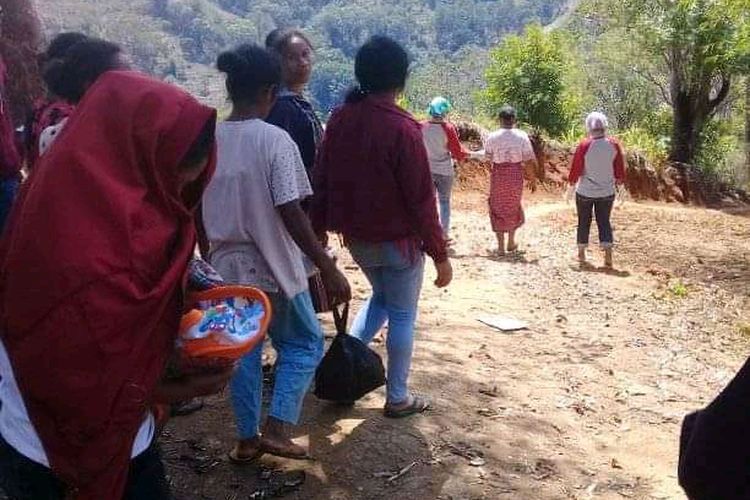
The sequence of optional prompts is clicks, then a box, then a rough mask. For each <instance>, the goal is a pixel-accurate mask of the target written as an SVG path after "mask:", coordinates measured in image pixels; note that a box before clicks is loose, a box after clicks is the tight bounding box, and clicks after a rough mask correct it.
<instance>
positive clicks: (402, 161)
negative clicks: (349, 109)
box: [394, 126, 448, 263]
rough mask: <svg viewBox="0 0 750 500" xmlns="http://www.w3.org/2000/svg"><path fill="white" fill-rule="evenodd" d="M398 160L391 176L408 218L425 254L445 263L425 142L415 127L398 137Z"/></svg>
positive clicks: (444, 242)
mask: <svg viewBox="0 0 750 500" xmlns="http://www.w3.org/2000/svg"><path fill="white" fill-rule="evenodd" d="M399 136H400V139H401V140H400V141H399V144H398V145H397V147H398V160H397V165H396V166H395V167H396V168H395V169H394V175H395V176H396V180H397V181H398V185H399V186H400V188H401V196H402V197H403V199H404V201H405V204H406V210H407V213H408V217H409V219H410V222H411V226H412V228H413V229H414V231H415V232H416V233H417V234H418V235H419V237H420V238H421V240H422V243H423V245H424V250H425V252H426V253H427V255H429V256H430V257H432V259H433V260H434V261H435V262H437V263H440V262H445V261H446V260H448V247H447V244H446V241H445V237H444V236H443V229H442V228H441V227H440V219H439V217H438V212H437V200H436V199H435V186H434V185H433V183H432V174H430V163H429V160H428V159H427V150H426V149H425V145H424V139H423V138H422V134H421V132H420V130H419V129H417V128H416V127H412V126H408V127H406V126H405V127H404V131H403V133H402V134H399Z"/></svg>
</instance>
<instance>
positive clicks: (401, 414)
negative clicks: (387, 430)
mask: <svg viewBox="0 0 750 500" xmlns="http://www.w3.org/2000/svg"><path fill="white" fill-rule="evenodd" d="M429 409H430V402H429V401H428V400H427V398H424V397H422V396H412V401H411V404H410V405H409V406H406V407H404V408H401V409H399V410H394V409H393V408H389V407H388V406H386V407H385V410H384V411H383V413H384V415H385V416H386V418H405V417H410V416H412V415H417V414H419V413H424V412H426V411H427V410H429Z"/></svg>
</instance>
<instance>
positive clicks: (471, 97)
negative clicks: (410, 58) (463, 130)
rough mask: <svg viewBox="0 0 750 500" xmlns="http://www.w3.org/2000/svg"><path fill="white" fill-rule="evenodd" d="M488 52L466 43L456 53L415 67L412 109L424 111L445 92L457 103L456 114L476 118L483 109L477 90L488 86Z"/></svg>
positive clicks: (411, 85) (410, 91)
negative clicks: (477, 100)
mask: <svg viewBox="0 0 750 500" xmlns="http://www.w3.org/2000/svg"><path fill="white" fill-rule="evenodd" d="M487 60H488V52H487V50H485V49H482V48H480V47H473V46H472V47H464V48H463V49H461V50H459V51H458V52H457V53H456V54H454V55H452V56H443V55H436V56H434V57H431V58H430V59H429V60H428V61H426V62H423V63H422V64H420V65H418V66H416V67H415V69H414V70H413V71H412V75H411V78H410V79H409V83H408V88H407V96H408V98H409V101H410V102H411V103H412V104H413V106H414V108H412V109H411V110H412V111H416V112H424V111H425V110H426V109H427V105H428V104H429V102H430V101H431V100H432V98H433V97H436V96H443V97H446V98H448V99H449V100H450V101H451V103H452V104H453V112H452V114H453V116H454V117H465V118H467V119H473V118H474V117H476V115H477V113H478V112H479V108H478V107H477V106H476V99H475V94H476V93H477V92H478V91H479V89H481V88H482V87H483V86H484V78H483V76H482V73H483V71H484V68H485V67H486V65H487Z"/></svg>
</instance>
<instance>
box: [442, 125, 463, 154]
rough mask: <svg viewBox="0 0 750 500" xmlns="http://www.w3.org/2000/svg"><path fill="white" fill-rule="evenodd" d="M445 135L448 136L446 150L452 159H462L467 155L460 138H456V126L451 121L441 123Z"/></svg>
mask: <svg viewBox="0 0 750 500" xmlns="http://www.w3.org/2000/svg"><path fill="white" fill-rule="evenodd" d="M442 126H443V130H444V131H445V135H446V136H447V137H448V151H450V153H451V156H452V157H453V159H454V160H457V161H463V160H465V159H466V158H468V157H469V152H468V151H466V149H464V146H463V144H461V140H460V139H459V138H458V132H456V127H455V126H454V125H453V124H452V123H442Z"/></svg>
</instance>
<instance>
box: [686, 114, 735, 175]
mask: <svg viewBox="0 0 750 500" xmlns="http://www.w3.org/2000/svg"><path fill="white" fill-rule="evenodd" d="M742 128H743V121H742V119H741V117H740V116H737V117H734V118H732V117H729V118H727V119H723V120H711V121H710V122H709V123H708V124H707V125H706V126H705V127H704V128H703V131H702V133H701V137H700V143H699V147H698V154H697V156H696V161H695V162H696V164H697V165H698V166H699V167H701V169H702V170H704V171H705V172H709V173H712V174H715V175H717V176H719V177H721V178H722V179H724V180H727V181H736V180H738V179H737V178H736V177H737V172H738V171H739V168H737V167H738V166H740V167H741V166H742V165H743V162H744V148H743V146H744V143H743V140H742Z"/></svg>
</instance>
